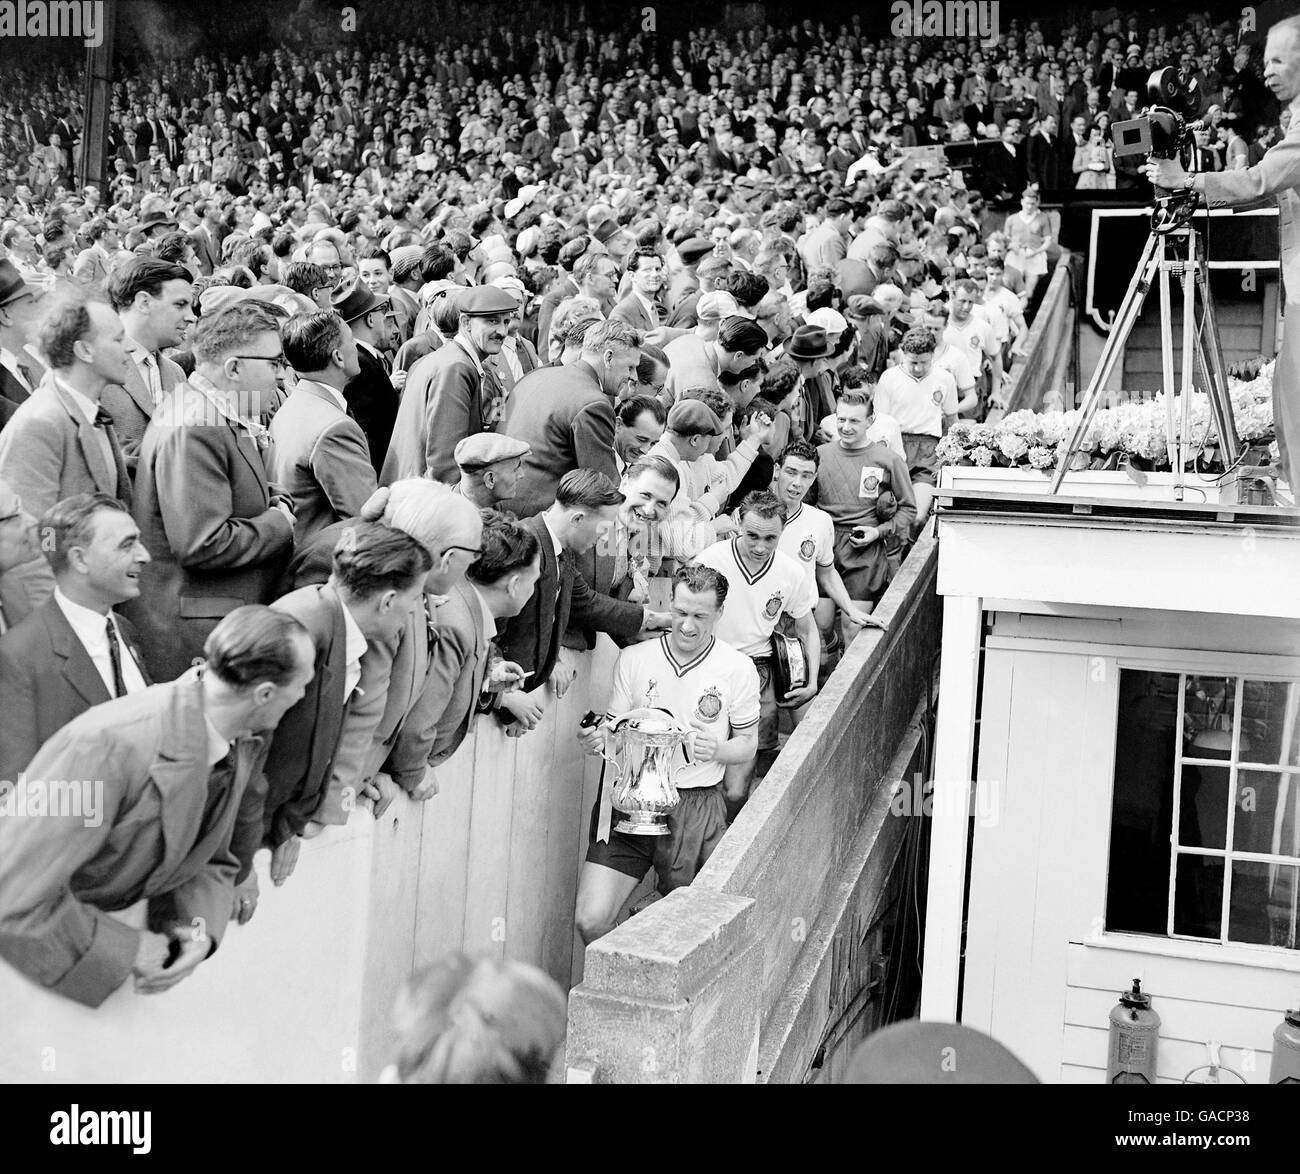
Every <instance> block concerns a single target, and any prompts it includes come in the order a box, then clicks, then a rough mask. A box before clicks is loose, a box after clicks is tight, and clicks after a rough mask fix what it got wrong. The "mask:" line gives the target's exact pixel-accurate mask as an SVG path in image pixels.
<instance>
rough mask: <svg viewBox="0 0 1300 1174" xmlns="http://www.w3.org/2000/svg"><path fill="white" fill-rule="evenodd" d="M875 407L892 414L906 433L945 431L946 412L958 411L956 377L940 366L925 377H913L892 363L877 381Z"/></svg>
mask: <svg viewBox="0 0 1300 1174" xmlns="http://www.w3.org/2000/svg"><path fill="white" fill-rule="evenodd" d="M876 410H877V411H880V412H885V413H886V414H888V415H890V416H893V417H894V419H895V420H897V421H898V426H899V427H900V428H901V429H902V430H903V434H904V435H907V434H908V433H912V434H913V435H920V436H933V437H934V438H935V439H936V440H937V439H938V438H939V437H940V436H942V435H943V418H944V416H955V415H956V414H957V381H956V380H955V379H954V378H953V377H952V374H951V373H950V372H949V371H946V370H945V369H944V368H942V367H939V366H934V367H931V368H930V374H929V375H927V376H926V377H925V378H924V379H913V378H912V377H911V376H910V375H909V374H908V373H907V372H906V371H904V370H903V368H902V367H890V368H889V369H888V370H887V371H885V372H884V373H883V374H882V375H881V376H880V382H879V383H877V384H876Z"/></svg>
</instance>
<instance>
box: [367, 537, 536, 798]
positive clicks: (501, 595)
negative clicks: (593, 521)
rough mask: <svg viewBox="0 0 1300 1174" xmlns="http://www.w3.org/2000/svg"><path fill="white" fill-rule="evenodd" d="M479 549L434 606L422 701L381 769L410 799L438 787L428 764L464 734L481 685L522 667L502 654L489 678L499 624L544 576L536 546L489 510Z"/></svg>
mask: <svg viewBox="0 0 1300 1174" xmlns="http://www.w3.org/2000/svg"><path fill="white" fill-rule="evenodd" d="M482 547H483V553H482V554H481V555H480V556H479V559H478V561H477V562H475V563H474V564H473V566H472V567H471V568H470V572H469V577H468V580H467V581H466V582H464V583H461V584H459V585H457V586H456V587H454V588H452V590H451V592H450V593H449V594H448V596H447V599H446V602H445V603H443V604H442V606H440V607H439V608H438V609H437V612H436V616H437V618H436V620H435V622H434V625H435V631H436V636H437V639H436V640H435V641H434V643H433V649H432V655H431V663H430V665H429V670H428V677H427V680H426V683H425V687H424V689H423V691H422V692H421V694H420V697H419V700H418V701H417V702H416V704H415V706H414V707H413V708H412V710H411V712H410V714H409V716H408V717H407V719H406V721H405V722H404V723H403V725H402V729H401V731H400V733H399V734H398V736H397V739H396V742H395V743H394V745H393V748H392V751H391V753H390V754H389V756H388V760H387V762H386V763H385V769H386V770H387V771H388V772H389V774H390V775H391V776H392V779H393V782H395V783H397V784H398V786H400V787H402V789H403V790H405V791H406V792H407V793H408V794H409V795H410V796H411V797H412V798H413V799H426V798H428V797H429V796H430V795H433V794H436V793H437V790H438V783H437V778H436V776H434V775H431V774H428V773H427V772H428V768H429V767H436V766H439V765H440V764H442V763H443V762H446V760H447V759H448V758H450V757H451V756H452V755H453V754H454V753H455V752H456V750H457V749H458V748H459V747H460V744H461V743H462V742H463V741H464V740H465V738H466V736H467V735H468V733H469V731H470V727H471V725H472V723H473V719H474V715H475V713H476V712H478V704H479V698H480V697H481V696H482V694H483V692H484V690H485V689H498V688H500V687H514V686H516V685H519V684H521V683H522V682H523V670H522V669H521V668H520V667H519V666H518V665H514V664H511V663H509V662H505V661H499V662H498V663H497V665H496V666H495V667H494V668H493V670H492V673H491V676H490V677H489V672H488V669H489V660H490V656H491V650H492V641H493V640H494V639H495V638H496V635H497V630H498V629H497V625H498V624H499V623H500V622H502V621H504V620H507V619H510V618H512V617H514V616H516V615H518V614H519V612H520V611H521V610H522V609H523V607H524V605H525V604H527V602H528V601H529V599H531V598H532V595H533V592H534V591H535V590H536V588H537V581H538V578H539V577H540V575H541V546H540V544H539V543H538V541H537V536H536V534H534V533H533V531H532V530H530V529H529V528H528V527H526V526H524V525H522V524H521V523H519V522H516V521H514V519H512V518H508V517H506V516H505V515H504V514H497V513H492V514H488V516H487V521H486V522H485V524H484V526H483V540H482Z"/></svg>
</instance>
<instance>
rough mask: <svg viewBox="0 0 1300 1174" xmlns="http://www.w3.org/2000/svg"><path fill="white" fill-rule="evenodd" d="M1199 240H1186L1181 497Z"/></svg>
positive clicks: (1178, 482)
mask: <svg viewBox="0 0 1300 1174" xmlns="http://www.w3.org/2000/svg"><path fill="white" fill-rule="evenodd" d="M1196 260H1197V259H1196V242H1195V241H1194V240H1193V239H1192V238H1191V237H1188V240H1187V261H1186V264H1184V266H1183V271H1182V282H1183V387H1182V393H1181V395H1182V401H1181V403H1180V405H1179V406H1180V408H1181V410H1182V420H1181V421H1180V423H1179V428H1178V467H1177V468H1176V469H1175V470H1174V488H1175V492H1176V494H1177V496H1178V499H1179V500H1180V501H1181V500H1182V496H1183V476H1184V474H1185V473H1186V471H1187V450H1188V447H1189V442H1190V441H1191V437H1190V436H1189V435H1188V433H1189V432H1190V431H1191V427H1192V392H1193V390H1194V383H1193V379H1192V372H1193V367H1192V364H1193V362H1194V361H1195V357H1196V354H1195V350H1194V347H1195V343H1196V270H1195V268H1193V266H1195V264H1196Z"/></svg>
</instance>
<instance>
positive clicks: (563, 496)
mask: <svg viewBox="0 0 1300 1174" xmlns="http://www.w3.org/2000/svg"><path fill="white" fill-rule="evenodd" d="M622 501H623V495H622V493H620V492H619V490H618V487H617V486H616V485H615V484H614V483H613V482H612V481H611V480H610V479H609V478H608V477H606V476H605V475H604V474H603V473H597V472H595V471H594V470H592V469H574V470H572V471H571V472H568V473H566V474H565V475H564V476H563V477H561V478H560V483H559V485H558V486H557V487H556V493H555V501H554V502H552V503H551V505H550V506H549V507H548V508H547V509H546V511H545V512H544V513H541V514H537V515H536V516H534V517H531V518H526V519H525V520H524V522H523V525H525V526H527V527H528V528H529V529H531V530H532V532H533V534H534V535H536V537H537V541H538V542H539V543H540V545H541V551H542V554H541V559H542V566H541V576H540V578H539V579H538V583H537V589H536V590H535V591H534V592H533V594H532V597H531V598H530V599H529V600H528V602H527V604H525V605H524V607H523V609H522V610H521V611H520V613H519V615H517V616H516V617H515V618H514V619H513V620H511V621H510V623H509V624H508V625H507V626H506V629H505V631H504V632H503V633H502V635H501V638H500V640H499V644H500V647H501V652H502V654H503V655H504V656H505V657H506V658H507V659H508V660H511V661H513V662H515V663H516V664H518V665H519V666H520V667H521V668H522V669H523V670H524V671H525V672H527V673H529V674H530V680H529V684H530V685H531V686H532V689H531V691H530V692H528V693H524V692H521V691H519V690H515V691H511V692H506V693H504V694H502V695H501V698H500V701H499V705H498V706H497V707H496V708H497V712H498V716H499V717H500V718H501V720H502V721H504V722H506V723H507V724H512V723H516V722H517V723H518V724H519V728H520V732H523V731H526V730H531V729H533V728H534V727H535V726H536V724H537V722H538V721H539V720H540V719H541V714H542V709H543V706H544V702H543V700H542V697H541V695H540V691H541V686H542V685H544V684H545V683H546V682H547V681H548V680H550V677H551V672H552V671H553V670H554V668H555V662H556V660H557V658H558V656H559V651H560V642H561V641H562V640H563V638H564V632H565V629H566V628H567V627H568V626H569V625H570V624H572V625H573V627H575V628H593V629H595V630H596V631H599V632H607V633H609V635H611V636H613V637H614V638H615V639H618V640H621V641H623V642H628V641H631V640H635V639H637V638H638V637H640V636H643V635H647V634H649V633H651V632H653V631H657V630H659V629H662V628H666V627H667V626H668V615H667V613H660V612H653V611H651V610H650V609H649V608H648V607H642V606H641V605H640V604H635V603H626V602H624V601H622V600H618V599H610V598H609V597H608V596H606V595H599V594H597V593H596V592H595V591H594V590H592V588H591V585H590V584H589V583H588V582H587V580H586V579H584V578H583V577H582V575H581V574H580V573H579V571H578V560H579V558H581V557H582V556H583V555H585V554H587V553H588V552H589V551H590V550H591V549H592V548H593V547H594V546H595V545H596V543H597V542H598V541H599V540H600V538H601V535H602V534H608V533H609V532H611V531H612V530H613V528H614V526H615V524H616V522H617V520H618V507H619V505H620V504H621V503H622Z"/></svg>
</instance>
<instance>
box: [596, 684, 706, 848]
mask: <svg viewBox="0 0 1300 1174" xmlns="http://www.w3.org/2000/svg"><path fill="white" fill-rule="evenodd" d="M655 689H656V686H655V682H654V681H653V680H651V681H650V686H649V688H648V689H647V690H646V703H645V705H644V706H642V707H641V708H640V709H633V710H630V711H629V712H628V713H624V714H621V715H619V716H618V717H613V718H610V719H609V721H608V722H607V723H606V728H607V729H608V730H609V733H610V738H611V740H612V741H613V744H614V753H613V755H609V754H602V756H601V757H603V758H604V759H605V761H606V762H608V763H609V764H610V766H611V768H612V769H613V772H614V781H613V786H612V792H611V796H610V799H611V802H612V804H613V806H614V809H615V810H616V811H620V812H622V814H623V818H622V819H620V820H619V821H618V823H617V824H615V825H614V830H615V831H619V832H625V833H627V834H629V835H633V836H666V835H667V834H668V815H669V813H670V812H671V811H673V810H674V809H675V808H676V807H677V804H678V802H679V801H680V800H679V798H678V795H677V786H676V776H677V775H678V774H679V773H680V772H681V771H682V770H683V769H684V764H683V765H681V766H676V767H674V766H673V765H672V759H673V756H674V755H675V754H676V752H677V748H678V747H681V748H682V750H683V753H684V754H689V745H690V742H691V741H692V738H693V735H694V731H693V730H689V729H685V728H683V727H682V726H681V725H680V724H679V723H678V722H677V720H676V719H675V718H674V717H673V716H672V714H670V713H669V712H668V711H667V710H664V709H660V708H658V707H656V705H655ZM688 761H689V757H688Z"/></svg>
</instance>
